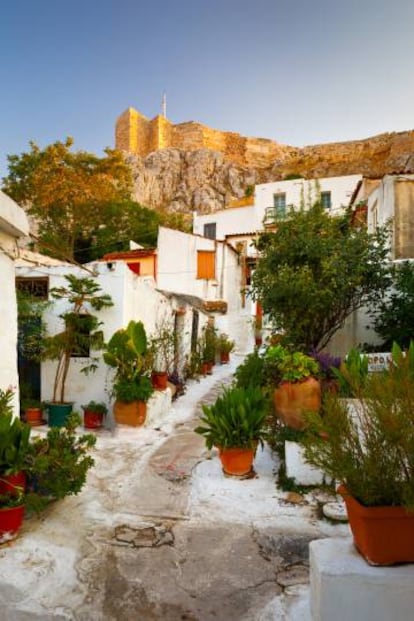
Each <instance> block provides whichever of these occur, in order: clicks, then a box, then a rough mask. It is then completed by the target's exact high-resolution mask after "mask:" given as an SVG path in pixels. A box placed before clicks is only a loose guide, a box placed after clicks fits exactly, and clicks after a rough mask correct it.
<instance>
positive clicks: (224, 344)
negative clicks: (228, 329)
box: [216, 332, 235, 354]
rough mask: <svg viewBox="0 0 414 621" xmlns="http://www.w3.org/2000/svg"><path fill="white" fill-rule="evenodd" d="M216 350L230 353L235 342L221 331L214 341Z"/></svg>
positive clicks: (221, 352)
mask: <svg viewBox="0 0 414 621" xmlns="http://www.w3.org/2000/svg"><path fill="white" fill-rule="evenodd" d="M216 346H217V350H218V351H219V353H220V354H230V353H231V352H232V351H233V349H234V346H235V342H234V341H232V340H231V339H229V337H228V336H227V334H225V333H224V332H221V333H220V334H219V335H218V337H217V341H216Z"/></svg>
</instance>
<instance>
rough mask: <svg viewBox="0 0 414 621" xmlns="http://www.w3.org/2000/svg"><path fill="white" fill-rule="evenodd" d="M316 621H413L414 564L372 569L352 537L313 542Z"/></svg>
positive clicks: (311, 562)
mask: <svg viewBox="0 0 414 621" xmlns="http://www.w3.org/2000/svg"><path fill="white" fill-rule="evenodd" d="M309 550H310V583H311V609H312V620H313V621H333V620H335V621H350V619H352V621H371V620H372V621H374V620H375V621H411V620H412V619H413V610H414V590H413V582H414V565H412V564H410V565H401V566H399V567H397V566H396V567H371V566H370V565H368V563H366V562H365V561H364V559H363V558H362V556H361V555H360V554H358V552H357V551H356V550H355V548H354V546H353V543H352V539H351V537H349V538H341V539H320V540H318V541H312V542H311V543H310V545H309Z"/></svg>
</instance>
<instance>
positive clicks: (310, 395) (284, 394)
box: [273, 377, 321, 430]
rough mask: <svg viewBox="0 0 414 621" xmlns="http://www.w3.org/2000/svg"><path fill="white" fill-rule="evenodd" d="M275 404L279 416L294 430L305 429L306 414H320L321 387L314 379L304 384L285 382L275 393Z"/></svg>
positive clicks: (309, 378)
mask: <svg viewBox="0 0 414 621" xmlns="http://www.w3.org/2000/svg"><path fill="white" fill-rule="evenodd" d="M273 404H274V408H275V412H276V414H277V416H278V417H279V418H280V419H281V420H282V421H283V422H284V423H285V425H287V426H288V427H291V428H292V429H299V430H300V429H303V428H304V427H305V420H304V416H303V415H304V413H305V412H319V410H320V407H321V385H320V383H319V381H318V380H317V379H315V378H314V377H308V378H306V379H305V380H303V381H302V382H295V383H291V382H284V383H283V384H280V386H279V387H278V388H276V390H275V391H274V393H273Z"/></svg>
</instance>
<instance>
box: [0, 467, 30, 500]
mask: <svg viewBox="0 0 414 621" xmlns="http://www.w3.org/2000/svg"><path fill="white" fill-rule="evenodd" d="M25 489H26V474H25V473H24V472H23V471H21V472H16V474H1V473H0V494H11V495H12V496H17V495H18V494H19V493H20V492H22V491H23V492H24V490H25Z"/></svg>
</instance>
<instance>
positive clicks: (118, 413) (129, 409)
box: [114, 401, 147, 427]
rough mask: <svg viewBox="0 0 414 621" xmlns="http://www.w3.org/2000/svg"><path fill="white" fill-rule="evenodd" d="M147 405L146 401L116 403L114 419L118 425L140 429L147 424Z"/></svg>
mask: <svg viewBox="0 0 414 621" xmlns="http://www.w3.org/2000/svg"><path fill="white" fill-rule="evenodd" d="M146 416H147V404H146V402H145V401H131V402H130V403H127V402H126V401H115V403H114V417H115V420H116V422H117V423H118V424H120V425H129V426H130V427H140V426H141V425H143V424H144V423H145V418H146Z"/></svg>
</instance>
